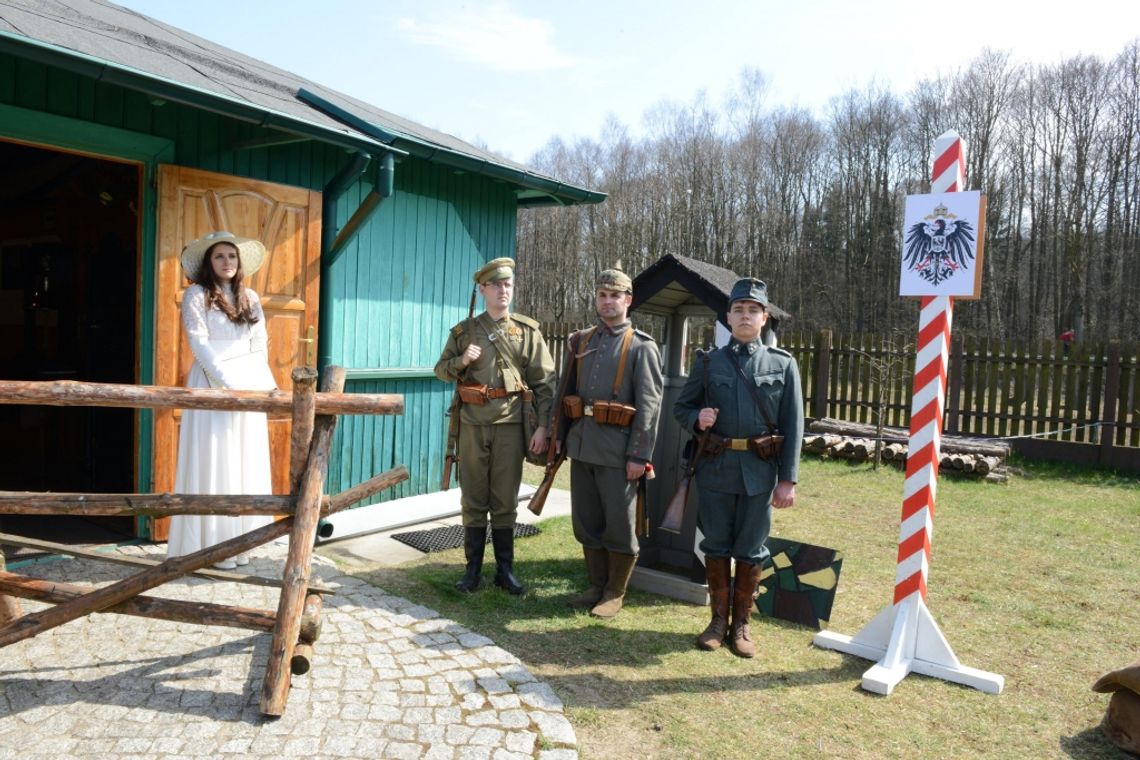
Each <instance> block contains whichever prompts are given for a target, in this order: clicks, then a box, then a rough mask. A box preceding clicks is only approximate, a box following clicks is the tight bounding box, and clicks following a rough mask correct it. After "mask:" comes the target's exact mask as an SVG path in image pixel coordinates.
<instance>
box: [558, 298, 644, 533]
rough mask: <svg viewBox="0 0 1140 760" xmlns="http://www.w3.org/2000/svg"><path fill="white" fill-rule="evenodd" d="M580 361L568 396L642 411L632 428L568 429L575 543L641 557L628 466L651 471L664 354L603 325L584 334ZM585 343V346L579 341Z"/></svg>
mask: <svg viewBox="0 0 1140 760" xmlns="http://www.w3.org/2000/svg"><path fill="white" fill-rule="evenodd" d="M627 330H633V338H632V339H631V341H630V346H629V352H628V354H627V356H626V363H625V370H624V371H623V373H622V379H621V385H620V386H619V388H618V392H617V395H616V396H615V395H614V380H615V379H616V377H617V371H618V365H619V363H620V361H621V352H622V351H621V348H622V342H623V339H624V338H625V335H626V331H627ZM579 335H580V338H579V341H580V343H579V345H578V356H579V357H581V358H579V359H578V360H577V361H576V362H575V366H573V367H567V368H565V370H564V371H574V372H575V374H574V377H573V378H572V382H571V383H570V385H569V387H568V388H567V391H566V393H567V394H568V395H578V396H581V397H582V401H583V402H584V403H585V404H593V403H594V402H595V401H610V400H616V401H620V402H621V403H623V404H630V405H632V406H633V407H635V408H636V409H637V413H636V414H635V415H634V418H633V423H632V424H631V425H629V426H628V427H619V426H617V425H601V424H598V423H597V422H596V421H595V420H594V418H593V417H592V416H583V417H581V418H580V419H578V420H575V421H574V422H573V423H571V425H570V429H569V431H568V432H567V434H566V442H565V446H566V453H567V455H568V456H569V457H570V458H571V459H572V460H573V462H572V464H571V469H570V493H571V516H572V522H573V525H574V536H575V538H577V539H578V542H579V543H581V544H582V545H583V546H584V547H586V548H587V549H606V550H607V551H611V552H617V553H619V554H637V551H638V544H637V536H636V534H635V526H634V517H635V510H636V505H637V481H630V480H626V477H625V466H626V462H628V461H630V460H632V461H634V462H641V463H647V462H649V460H650V458H651V457H652V456H653V446H654V443H655V442H656V440H657V419H658V416H659V414H660V411H661V393H662V387H663V380H662V377H661V352H660V350H659V349H658V348H657V344H656V343H655V342H654V340H653V338H652V337H651V336H650V335H648V334H647V333H644V332H641V331H640V330H634V328H633V325H632V324H631V323H630V322H629V321H628V320H627V321H625V322H623V323H621V324H620V325H617V326H616V327H613V328H611V327H608V326H607V325H606V324H605V323H604V322H602V321H599V322H598V324H597V326H596V327H595V328H594V329H593V331H592V332H591V333H590V334H589V335H587V334H586V331H583V332H582V333H580V334H579ZM583 338H586V340H582V339H583Z"/></svg>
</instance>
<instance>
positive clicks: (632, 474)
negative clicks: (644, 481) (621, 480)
mask: <svg viewBox="0 0 1140 760" xmlns="http://www.w3.org/2000/svg"><path fill="white" fill-rule="evenodd" d="M644 474H645V463H644V462H634V461H633V460H632V459H630V460H627V461H626V463H625V479H626V480H637V479H638V478H640V477H641V476H642V475H644Z"/></svg>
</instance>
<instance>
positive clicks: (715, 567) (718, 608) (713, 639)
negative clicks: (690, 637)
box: [697, 557, 732, 652]
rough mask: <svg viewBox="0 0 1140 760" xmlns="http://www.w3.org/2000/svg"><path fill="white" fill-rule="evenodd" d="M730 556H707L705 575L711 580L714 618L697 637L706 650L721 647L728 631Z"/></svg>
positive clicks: (710, 597)
mask: <svg viewBox="0 0 1140 760" xmlns="http://www.w3.org/2000/svg"><path fill="white" fill-rule="evenodd" d="M731 561H732V560H730V559H729V558H728V557H705V577H706V578H707V579H708V582H709V606H710V607H712V620H710V621H709V625H708V627H707V628H705V630H704V632H703V633H702V634H701V635H700V636H698V637H697V646H698V647H700V648H701V649H704V650H706V651H709V652H711V651H713V650H715V649H720V645H721V644H722V643H724V635H725V634H726V633H728V595H729V594H728V584H729V563H730V562H731Z"/></svg>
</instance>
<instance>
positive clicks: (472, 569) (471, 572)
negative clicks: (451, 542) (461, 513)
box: [455, 527, 487, 594]
mask: <svg viewBox="0 0 1140 760" xmlns="http://www.w3.org/2000/svg"><path fill="white" fill-rule="evenodd" d="M486 547H487V529H486V528H485V527H484V528H466V529H464V531H463V553H464V555H466V557H467V571H466V572H465V573H463V577H462V578H460V579H459V581H458V582H456V584H455V588H456V589H458V590H459V591H462V592H463V593H465V594H470V593H471V592H472V591H474V590H475V589H477V588H479V582H480V581H481V580H482V579H483V575H482V573H483V550H484V549H485V548H486Z"/></svg>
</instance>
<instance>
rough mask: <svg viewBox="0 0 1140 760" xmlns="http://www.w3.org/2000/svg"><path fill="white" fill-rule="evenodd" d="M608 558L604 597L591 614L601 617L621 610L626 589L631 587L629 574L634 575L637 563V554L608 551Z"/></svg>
mask: <svg viewBox="0 0 1140 760" xmlns="http://www.w3.org/2000/svg"><path fill="white" fill-rule="evenodd" d="M606 560H607V561H606V573H607V575H606V586H605V588H603V589H602V598H601V599H600V600H598V603H597V605H595V606H594V608H593V609H592V610H590V614H591V615H593V616H594V617H599V618H612V617H613V616H614V615H616V614H618V613H619V612H621V605H622V601H623V600H624V599H625V590H626V589H627V588H629V576H631V575H633V566H634V565H636V564H637V555H636V554H618V553H617V552H607V553H606Z"/></svg>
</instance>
